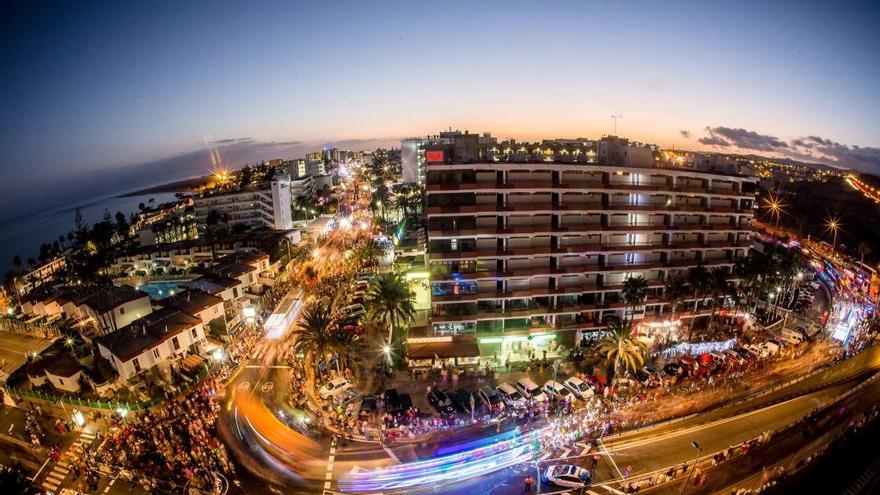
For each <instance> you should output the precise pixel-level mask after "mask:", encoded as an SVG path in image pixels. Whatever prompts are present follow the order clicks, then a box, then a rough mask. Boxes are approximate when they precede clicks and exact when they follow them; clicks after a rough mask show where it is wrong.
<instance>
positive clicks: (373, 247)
mask: <svg viewBox="0 0 880 495" xmlns="http://www.w3.org/2000/svg"><path fill="white" fill-rule="evenodd" d="M354 256H355V258H356V259H357V260H358V261H359V262H360V263H361V264H363V265H366V266H372V265H375V264H376V263H377V262H378V261H379V257H380V256H382V248H380V247H379V245H378V244H376V243H375V242H374V241H373V240H372V239H367V240H366V241H365V242H363V243H361V244H358V245H357V247H355V248H354Z"/></svg>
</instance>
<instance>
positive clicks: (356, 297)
mask: <svg viewBox="0 0 880 495" xmlns="http://www.w3.org/2000/svg"><path fill="white" fill-rule="evenodd" d="M348 303H349V304H361V305H363V304H364V296H362V295H360V294H353V295H352V296H351V297H350V298H348Z"/></svg>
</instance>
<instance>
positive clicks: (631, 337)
mask: <svg viewBox="0 0 880 495" xmlns="http://www.w3.org/2000/svg"><path fill="white" fill-rule="evenodd" d="M632 328H633V327H632V322H631V321H621V320H614V321H612V322H611V323H609V324H608V327H607V328H606V330H607V331H608V332H610V333H609V335H607V336H605V337H603V338H602V340H600V341H599V344H598V345H597V346H596V350H597V351H598V352H599V354H600V355H604V356H605V360H606V362H607V363H608V364H612V363H613V365H612V366H611V368H610V369H609V375H611V377H612V378H611V380H609V383H613V381H614V380H617V377H618V376H619V374H620V371H621V365H623V368H624V370H627V371H636V370H638V369H639V368H641V367H642V365H643V364H645V354H646V353H647V352H648V345H647V344H645V342H643V341H642V340H641V339H639V336H638V335H636V334H634V333H633V332H632Z"/></svg>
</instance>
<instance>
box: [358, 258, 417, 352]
mask: <svg viewBox="0 0 880 495" xmlns="http://www.w3.org/2000/svg"><path fill="white" fill-rule="evenodd" d="M414 296H415V295H414V294H413V292H412V290H411V289H410V288H409V283H408V282H407V281H406V279H404V277H403V276H402V275H400V274H398V273H393V272H392V273H385V274H382V275H379V276H378V277H375V278H373V280H372V282H370V288H369V290H367V295H366V297H365V298H364V302H366V305H367V316H368V317H369V318H370V320H372V321H373V322H374V323H375V324H377V325H380V326H387V327H388V341H387V343H388V345H391V343H392V342H393V341H394V329H395V328H400V327H401V325H403V324H406V323H409V321H410V320H412V318H413V316H414V315H415V305H413V297H414Z"/></svg>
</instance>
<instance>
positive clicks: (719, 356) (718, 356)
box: [709, 351, 727, 366]
mask: <svg viewBox="0 0 880 495" xmlns="http://www.w3.org/2000/svg"><path fill="white" fill-rule="evenodd" d="M709 356H711V357H712V361H715V365H716V366H724V365H726V364H727V356H725V355H724V354H723V353H720V352H718V351H712V352H710V353H709Z"/></svg>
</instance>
